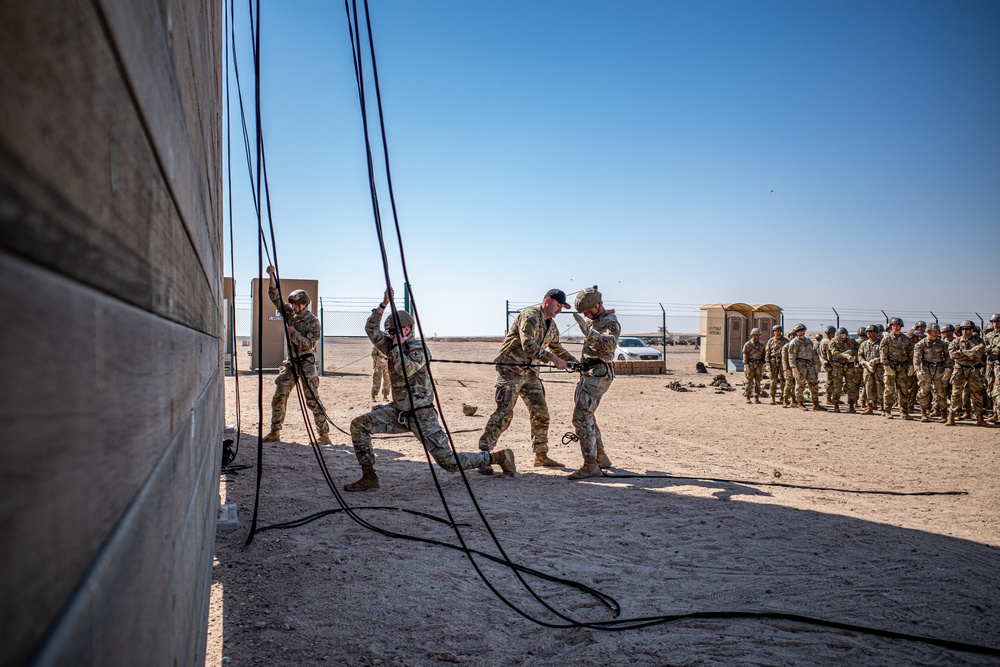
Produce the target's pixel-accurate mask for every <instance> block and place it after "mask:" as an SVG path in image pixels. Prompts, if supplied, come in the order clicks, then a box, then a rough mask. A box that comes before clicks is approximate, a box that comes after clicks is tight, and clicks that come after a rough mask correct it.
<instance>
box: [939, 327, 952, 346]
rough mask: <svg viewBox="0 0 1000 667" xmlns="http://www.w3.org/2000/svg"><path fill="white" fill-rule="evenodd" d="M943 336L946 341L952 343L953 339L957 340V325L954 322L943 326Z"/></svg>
mask: <svg viewBox="0 0 1000 667" xmlns="http://www.w3.org/2000/svg"><path fill="white" fill-rule="evenodd" d="M941 338H942V339H943V340H944V342H946V343H950V342H951V341H953V340H955V325H954V324H945V325H944V326H942V327H941Z"/></svg>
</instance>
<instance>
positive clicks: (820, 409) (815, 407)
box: [813, 401, 826, 412]
mask: <svg viewBox="0 0 1000 667" xmlns="http://www.w3.org/2000/svg"><path fill="white" fill-rule="evenodd" d="M813 410H815V411H816V412H826V408H825V407H824V406H822V405H820V402H819V401H813Z"/></svg>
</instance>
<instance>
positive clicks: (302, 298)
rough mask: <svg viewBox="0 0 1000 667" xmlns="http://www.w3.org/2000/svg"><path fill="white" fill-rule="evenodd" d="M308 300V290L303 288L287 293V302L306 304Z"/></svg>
mask: <svg viewBox="0 0 1000 667" xmlns="http://www.w3.org/2000/svg"><path fill="white" fill-rule="evenodd" d="M309 301H310V299H309V292H307V291H305V290H304V289H297V290H293V291H292V293H291V294H289V295H288V303H301V304H302V305H308V304H309Z"/></svg>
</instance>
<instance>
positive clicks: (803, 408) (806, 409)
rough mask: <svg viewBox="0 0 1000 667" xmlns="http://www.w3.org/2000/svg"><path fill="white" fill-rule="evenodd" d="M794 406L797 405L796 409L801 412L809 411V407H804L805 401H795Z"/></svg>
mask: <svg viewBox="0 0 1000 667" xmlns="http://www.w3.org/2000/svg"><path fill="white" fill-rule="evenodd" d="M795 406H796V407H798V409H799V410H802V411H803V412H809V408H807V407H806V402H805V401H796V402H795Z"/></svg>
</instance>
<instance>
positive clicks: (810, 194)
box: [223, 0, 1000, 335]
mask: <svg viewBox="0 0 1000 667" xmlns="http://www.w3.org/2000/svg"><path fill="white" fill-rule="evenodd" d="M370 2H371V5H370V7H371V11H372V25H373V31H374V38H375V47H376V55H377V58H378V67H379V76H380V82H381V87H382V97H383V105H384V111H385V116H386V126H387V132H388V139H389V152H390V159H391V161H392V173H393V185H394V187H395V194H396V203H397V207H398V211H399V217H400V224H401V228H402V235H403V243H404V246H405V252H406V260H407V266H408V269H409V272H410V277H411V280H412V282H413V291H414V294H415V297H416V299H417V304H418V307H419V308H420V314H421V318H422V322H423V325H424V331H425V332H427V333H428V335H429V334H430V333H431V332H434V333H437V334H439V335H492V334H500V333H502V332H503V330H504V324H505V322H504V304H505V301H506V300H511V301H517V302H529V301H533V300H534V301H537V300H539V299H540V298H541V296H542V295H543V294H544V293H545V291H546V290H547V289H549V288H551V287H559V288H562V289H565V290H566V291H567V292H573V291H575V290H577V289H579V288H581V287H584V286H587V285H593V284H597V285H599V286H600V288H601V289H602V291H603V292H604V295H605V299H606V300H607V301H608V302H609V303H612V304H613V303H614V302H615V301H630V302H663V303H665V304H666V303H681V304H701V303H718V302H731V301H741V302H746V303H776V304H778V305H780V306H786V307H830V306H834V307H839V308H872V309H880V308H884V309H887V310H892V309H902V310H910V311H918V310H919V311H925V310H927V309H931V310H935V309H936V310H940V311H966V310H968V311H970V314H971V311H973V310H977V311H979V312H980V313H984V312H986V311H988V312H996V311H997V310H1000V298H998V294H1000V277H998V276H1000V272H998V271H997V269H996V266H995V265H994V262H995V261H996V258H997V256H998V251H1000V39H998V37H997V35H998V34H1000V2H992V1H990V2H975V1H963V2H944V1H940V2H922V1H917V0H905V1H899V2H888V1H884V2H883V1H875V2H873V1H864V2H841V1H838V2H800V1H797V0H796V1H787V2H785V1H782V2H777V1H769V0H763V1H760V2H744V1H733V2H714V1H703V0H699V1H697V2H696V1H694V0H691V1H688V2H669V1H665V0H657V1H654V0H642V1H640V0H635V1H626V2H612V3H609V2H606V1H605V2H587V1H582V0H574V1H572V2H557V1H550V0H546V1H544V2H538V1H537V0H535V1H532V2H518V1H513V0H503V1H498V2H491V1H487V0H476V1H475V2H458V1H454V0H449V1H437V0H434V1H431V0H409V1H403V0H392V1H383V0H370ZM236 4H237V13H238V14H241V13H242V18H238V20H237V22H236V27H237V39H238V41H239V42H240V44H239V48H240V75H241V77H242V81H243V84H244V99H245V102H246V103H248V104H249V105H250V108H251V109H252V94H253V90H252V81H253V79H252V61H251V57H250V52H249V44H250V33H249V29H248V27H247V25H246V13H247V8H246V5H245V4H242V5H241V3H239V2H237V3H236ZM262 17H263V18H262V21H261V24H262V27H263V34H262V48H261V60H262V75H261V95H262V117H263V119H264V133H265V143H266V149H267V156H268V168H269V169H268V173H269V179H270V186H271V195H272V210H273V213H274V220H275V226H276V233H277V243H278V257H279V260H280V264H279V267H280V270H281V273H282V275H283V276H284V277H286V278H315V279H318V280H319V281H320V290H319V291H320V296H324V297H334V296H338V297H339V296H352V297H359V296H363V297H368V296H370V297H372V298H373V300H376V301H377V300H378V298H379V296H380V295H381V293H382V290H383V289H384V282H383V275H382V267H381V263H380V259H379V253H378V245H377V240H376V235H375V230H374V221H373V215H372V211H371V204H370V199H369V192H368V181H367V176H366V164H365V156H364V144H363V134H362V126H361V119H360V112H359V108H358V99H357V88H356V84H355V80H354V69H353V64H352V60H351V51H350V42H349V37H348V29H347V18H346V14H345V11H344V6H343V4H342V3H338V2H332V1H329V2H328V1H309V2H307V1H305V0H301V1H300V0H282V1H280V2H276V1H271V2H267V1H265V2H263V5H262ZM233 85H235V82H233ZM233 94H234V95H235V89H233ZM369 95H370V99H374V89H373V88H371V87H370V88H369ZM234 99H235V98H234ZM234 106H235V103H234ZM236 111H237V114H238V109H237V110H236ZM370 114H371V116H370V117H372V118H374V111H371V112H370ZM249 121H250V122H252V118H251V119H249ZM234 122H235V123H236V124H234V126H233V131H234V133H236V134H234V138H236V143H234V151H233V155H234V164H233V178H234V182H235V184H234V187H233V195H234V200H235V201H234V211H235V214H234V221H235V236H236V243H235V253H236V268H235V274H236V280H237V293H238V294H249V285H250V280H251V278H254V277H256V276H257V246H256V232H255V224H256V221H255V218H254V213H253V208H252V201H251V199H250V194H249V193H250V189H249V186H248V176H247V169H246V166H245V161H244V157H243V149H242V143H241V141H242V140H241V138H240V134H239V130H238V115H237V116H236V117H235V121H234ZM223 132H224V133H225V126H224V127H223ZM251 132H252V128H251ZM380 198H381V201H382V203H383V208H384V210H383V220H384V221H385V222H386V224H390V223H391V219H392V218H391V212H390V210H389V208H388V202H389V198H388V192H387V190H385V189H384V187H383V189H382V190H381V191H380ZM227 235H228V232H227ZM226 242H227V247H228V243H229V242H228V237H227V241H226ZM389 251H390V257H391V266H390V270H391V273H392V278H393V283H394V285H395V286H396V291H397V296H398V295H400V294H401V293H402V282H403V279H402V275H401V271H400V268H399V254H398V248H396V247H395V245H394V244H393V245H392V246H390V248H389ZM226 273H227V275H229V274H230V269H229V267H228V253H227V270H226ZM372 305H375V304H374V303H373V304H372Z"/></svg>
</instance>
